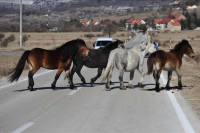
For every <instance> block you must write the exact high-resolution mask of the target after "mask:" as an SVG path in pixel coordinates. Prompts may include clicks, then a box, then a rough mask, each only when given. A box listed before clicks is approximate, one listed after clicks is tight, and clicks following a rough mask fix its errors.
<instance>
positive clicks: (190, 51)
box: [180, 39, 195, 58]
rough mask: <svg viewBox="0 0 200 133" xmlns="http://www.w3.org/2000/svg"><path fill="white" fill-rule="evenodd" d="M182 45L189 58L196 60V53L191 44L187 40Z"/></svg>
mask: <svg viewBox="0 0 200 133" xmlns="http://www.w3.org/2000/svg"><path fill="white" fill-rule="evenodd" d="M180 44H181V45H182V49H183V52H184V53H185V54H186V55H188V56H189V57H191V58H194V57H195V53H194V51H193V49H192V47H191V45H190V44H189V42H188V41H187V40H185V39H184V40H182V41H181V42H180Z"/></svg>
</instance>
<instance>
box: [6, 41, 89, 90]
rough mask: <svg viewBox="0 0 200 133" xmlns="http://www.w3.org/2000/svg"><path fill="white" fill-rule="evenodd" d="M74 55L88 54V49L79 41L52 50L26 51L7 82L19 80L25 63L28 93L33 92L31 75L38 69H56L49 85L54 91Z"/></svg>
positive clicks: (67, 71)
mask: <svg viewBox="0 0 200 133" xmlns="http://www.w3.org/2000/svg"><path fill="white" fill-rule="evenodd" d="M76 54H83V55H88V54H89V49H88V48H87V46H86V44H85V42H84V41H83V40H81V39H76V40H72V41H69V42H67V43H65V44H63V45H62V46H60V47H58V48H56V49H54V50H45V49H41V48H34V49H32V50H30V51H29V50H27V51H25V52H24V53H23V55H22V56H21V58H20V60H19V62H18V64H17V66H16V68H15V69H13V70H12V71H11V73H12V75H11V76H10V77H9V81H10V82H13V81H17V80H18V79H19V77H20V75H21V73H22V71H23V69H24V66H25V63H26V62H27V64H28V67H29V73H28V79H29V85H28V89H29V90H30V91H34V90H35V89H34V88H33V86H34V81H33V75H34V74H35V73H36V72H37V71H38V70H39V69H40V67H43V68H46V69H58V71H57V73H56V76H55V79H54V81H53V83H52V84H51V87H52V89H56V82H57V80H58V78H59V76H60V74H61V73H62V72H63V70H65V71H66V74H69V69H70V65H71V62H72V60H73V58H74V57H75V55H76Z"/></svg>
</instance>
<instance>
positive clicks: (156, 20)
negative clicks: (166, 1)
mask: <svg viewBox="0 0 200 133" xmlns="http://www.w3.org/2000/svg"><path fill="white" fill-rule="evenodd" d="M161 20H162V19H154V22H155V23H159V22H160V21H161Z"/></svg>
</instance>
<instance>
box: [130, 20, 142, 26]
mask: <svg viewBox="0 0 200 133" xmlns="http://www.w3.org/2000/svg"><path fill="white" fill-rule="evenodd" d="M134 24H137V25H141V19H139V18H137V19H136V20H134V21H133V23H132V25H134Z"/></svg>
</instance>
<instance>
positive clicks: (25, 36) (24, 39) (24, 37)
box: [22, 35, 29, 43]
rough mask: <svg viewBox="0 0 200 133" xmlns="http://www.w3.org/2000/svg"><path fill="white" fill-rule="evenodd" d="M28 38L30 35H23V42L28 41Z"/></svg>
mask: <svg viewBox="0 0 200 133" xmlns="http://www.w3.org/2000/svg"><path fill="white" fill-rule="evenodd" d="M28 38H29V36H27V35H23V37H22V42H23V43H25V42H26V41H28Z"/></svg>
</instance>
